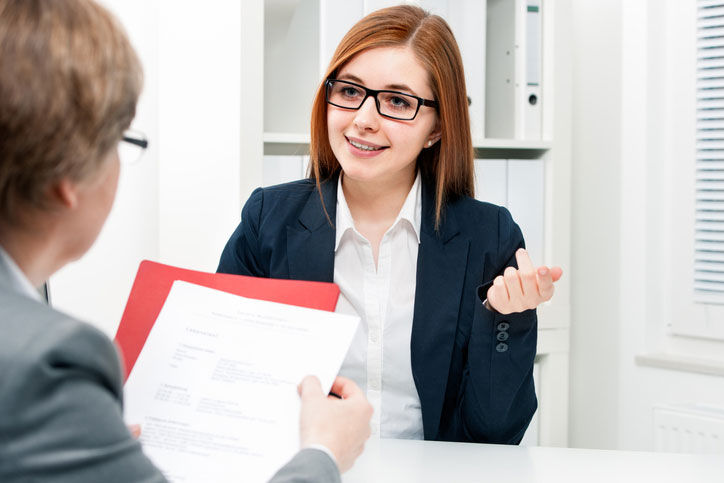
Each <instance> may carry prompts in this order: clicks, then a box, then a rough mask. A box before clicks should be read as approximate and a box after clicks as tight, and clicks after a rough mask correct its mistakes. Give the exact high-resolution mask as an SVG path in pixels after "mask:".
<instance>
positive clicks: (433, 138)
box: [425, 119, 442, 148]
mask: <svg viewBox="0 0 724 483" xmlns="http://www.w3.org/2000/svg"><path fill="white" fill-rule="evenodd" d="M441 137H442V126H441V125H440V120H439V119H438V120H437V121H435V128H434V129H433V130H432V132H430V134H429V135H428V136H427V141H425V147H426V148H429V147H431V146H432V145H433V144H435V143H436V142H438V141H439V140H440V138H441Z"/></svg>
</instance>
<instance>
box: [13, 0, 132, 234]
mask: <svg viewBox="0 0 724 483" xmlns="http://www.w3.org/2000/svg"><path fill="white" fill-rule="evenodd" d="M142 77H143V74H142V70H141V64H140V62H139V60H138V58H137V56H136V53H135V52H134V50H133V48H132V47H131V44H130V42H129V41H128V38H127V37H126V34H125V32H124V31H123V29H122V27H121V26H120V24H119V23H118V22H117V21H116V20H115V18H114V17H113V16H112V15H111V14H110V13H109V12H108V11H107V10H106V9H104V8H103V7H101V6H99V5H98V4H97V3H95V2H93V1H92V0H0V221H5V222H8V223H15V222H17V221H18V219H19V217H20V213H19V211H21V210H22V209H23V208H25V207H36V208H43V207H45V206H46V204H47V203H46V201H47V200H46V193H47V190H48V188H49V187H50V186H52V185H53V183H55V182H57V181H59V180H61V179H64V178H70V179H73V180H75V181H80V180H83V179H85V178H87V177H89V176H91V175H93V174H94V173H96V172H97V171H98V169H99V168H100V166H101V165H102V164H103V162H104V161H105V160H106V159H107V158H108V154H109V153H110V152H111V150H112V149H115V147H116V145H117V144H118V142H119V141H120V139H121V137H122V135H123V131H124V130H125V129H127V128H128V126H129V125H130V123H131V121H132V120H133V117H134V115H135V112H136V102H137V101H138V96H139V95H140V91H141V86H142V82H143V79H142Z"/></svg>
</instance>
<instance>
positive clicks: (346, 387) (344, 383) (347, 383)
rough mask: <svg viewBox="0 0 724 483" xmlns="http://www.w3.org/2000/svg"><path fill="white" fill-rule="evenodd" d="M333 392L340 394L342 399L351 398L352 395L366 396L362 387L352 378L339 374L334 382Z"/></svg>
mask: <svg viewBox="0 0 724 483" xmlns="http://www.w3.org/2000/svg"><path fill="white" fill-rule="evenodd" d="M331 392H333V393H335V394H337V395H339V396H341V397H342V399H349V398H352V397H359V396H364V394H363V393H362V389H360V387H359V386H358V385H357V383H355V382H354V381H353V380H351V379H347V378H346V377H342V376H337V378H336V379H335V380H334V383H332V389H331Z"/></svg>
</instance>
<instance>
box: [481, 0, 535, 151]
mask: <svg viewBox="0 0 724 483" xmlns="http://www.w3.org/2000/svg"><path fill="white" fill-rule="evenodd" d="M541 5H542V0H488V3H487V36H486V56H487V68H486V76H485V81H486V82H485V95H486V109H485V136H486V137H487V138H500V139H530V140H539V139H541V133H542V131H541V113H542V105H543V99H542V98H541V94H542V89H541V79H542V75H541V74H542V61H541V56H542V49H541V42H542V27H541V26H542V22H541V15H542V9H541Z"/></svg>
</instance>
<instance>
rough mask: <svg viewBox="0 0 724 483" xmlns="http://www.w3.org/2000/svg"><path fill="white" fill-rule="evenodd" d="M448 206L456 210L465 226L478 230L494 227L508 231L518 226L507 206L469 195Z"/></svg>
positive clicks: (501, 230)
mask: <svg viewBox="0 0 724 483" xmlns="http://www.w3.org/2000/svg"><path fill="white" fill-rule="evenodd" d="M447 208H448V209H451V210H453V211H454V212H455V215H456V217H457V218H458V219H459V220H460V222H461V225H462V226H463V227H468V228H469V229H472V230H473V231H476V232H477V231H487V232H489V231H490V230H491V229H493V228H494V229H495V230H496V231H497V230H500V232H501V233H507V232H509V231H510V230H511V229H513V227H514V226H515V227H517V225H516V223H515V221H514V220H513V216H512V215H511V214H510V211H509V210H508V209H507V208H506V207H505V206H500V205H496V204H493V203H488V202H487V201H480V200H476V199H475V198H471V197H469V196H464V197H461V198H458V199H457V200H455V201H454V202H452V203H450V204H448V206H447Z"/></svg>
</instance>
